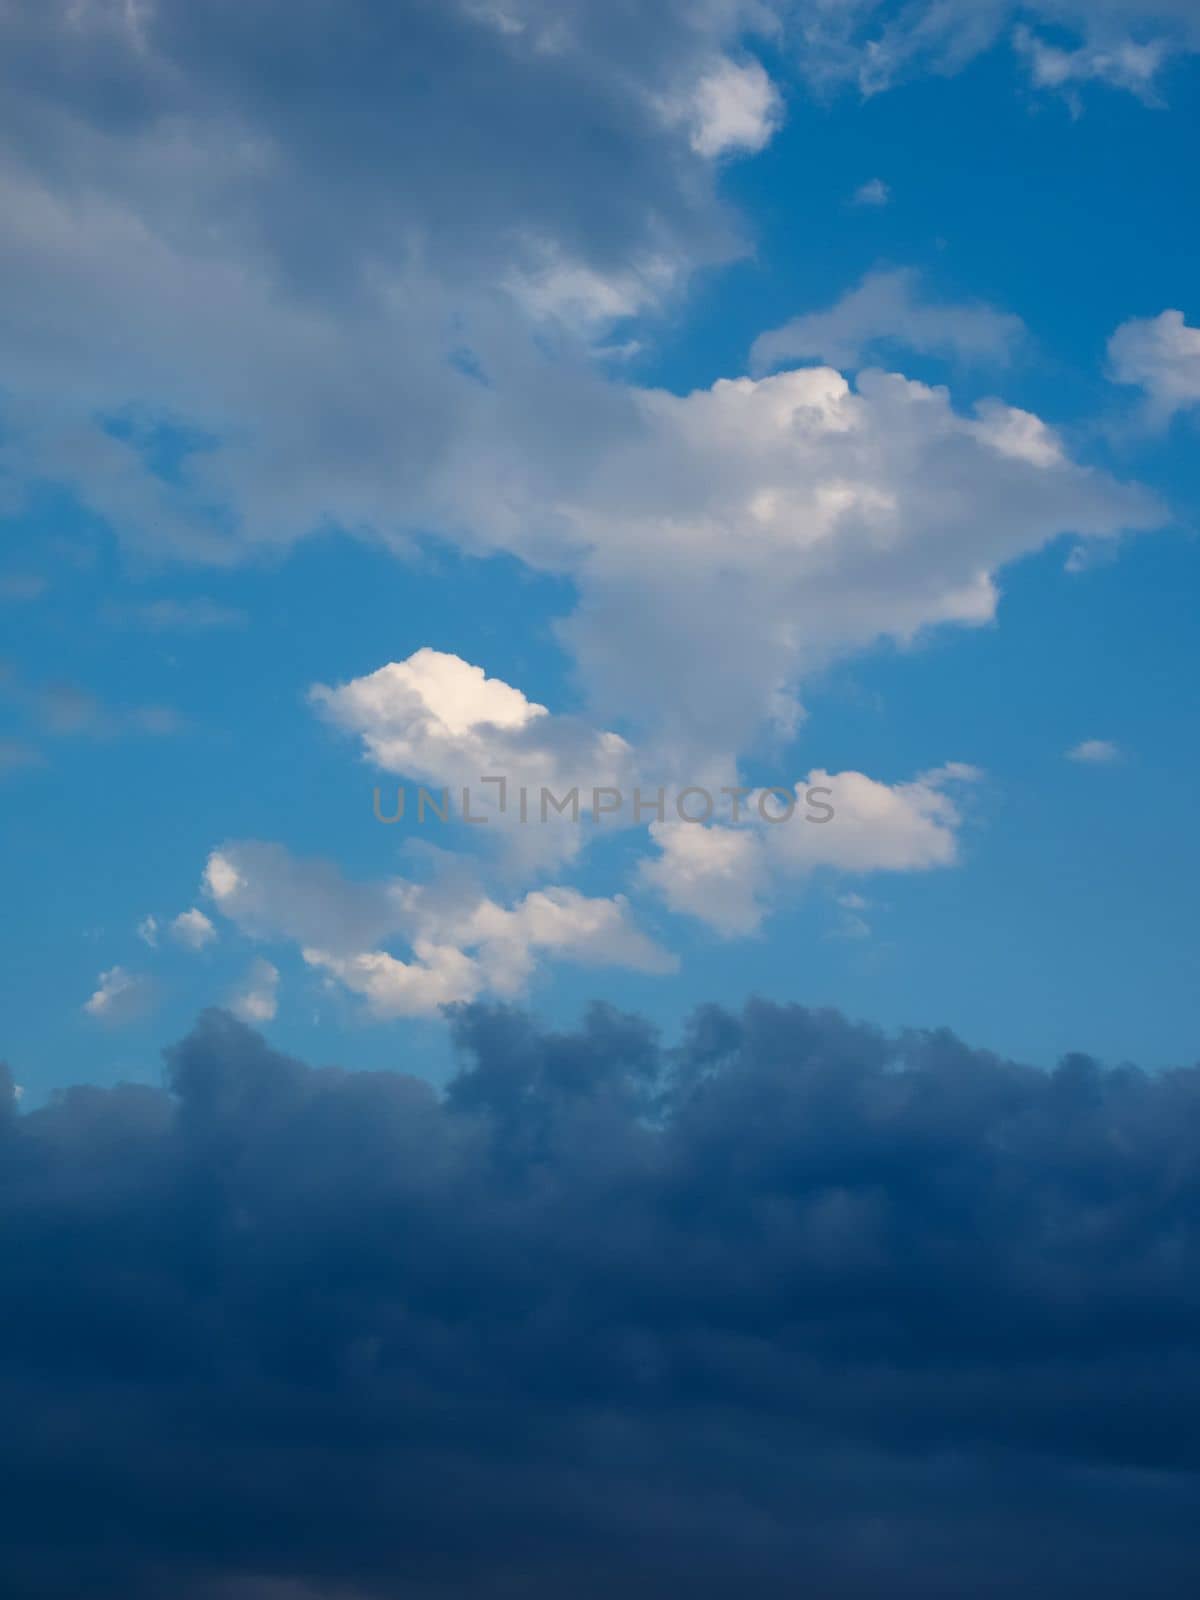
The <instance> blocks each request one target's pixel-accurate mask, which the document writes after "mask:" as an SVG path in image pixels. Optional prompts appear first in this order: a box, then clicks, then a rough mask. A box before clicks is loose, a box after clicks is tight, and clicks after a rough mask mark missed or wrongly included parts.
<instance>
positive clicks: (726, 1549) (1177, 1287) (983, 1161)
mask: <svg viewBox="0 0 1200 1600" xmlns="http://www.w3.org/2000/svg"><path fill="white" fill-rule="evenodd" d="M457 1038H458V1044H459V1047H460V1050H461V1052H462V1067H461V1071H460V1072H459V1074H458V1076H457V1077H456V1078H455V1079H454V1080H453V1081H452V1083H451V1084H450V1085H449V1087H448V1089H447V1091H446V1093H445V1094H444V1095H442V1096H439V1095H438V1094H437V1093H436V1092H435V1091H434V1090H433V1089H431V1088H430V1087H429V1086H428V1085H427V1084H425V1083H422V1082H420V1081H418V1080H416V1079H414V1078H412V1077H409V1076H406V1075H405V1074H404V1073H403V1072H402V1071H399V1072H394V1073H390V1072H382V1073H354V1072H344V1071H341V1070H339V1069H335V1068H321V1069H312V1068H309V1067H306V1066H303V1065H302V1064H300V1063H299V1062H297V1061H294V1060H290V1059H288V1058H286V1057H284V1056H281V1055H279V1054H277V1053H275V1052H273V1051H271V1050H270V1049H268V1048H267V1046H266V1045H265V1044H264V1043H263V1041H262V1040H261V1039H260V1038H258V1037H257V1036H256V1035H255V1034H253V1033H252V1032H250V1031H249V1030H248V1029H246V1028H244V1027H243V1026H241V1025H240V1024H238V1023H236V1022H234V1021H233V1019H232V1018H230V1017H228V1016H225V1015H222V1014H220V1013H211V1014H209V1015H207V1016H206V1017H205V1018H203V1019H202V1020H201V1022H200V1023H199V1025H198V1026H197V1028H196V1029H195V1030H194V1031H193V1033H192V1034H191V1035H190V1036H189V1037H188V1038H187V1039H186V1040H184V1041H183V1043H182V1044H180V1045H179V1046H177V1047H176V1048H174V1049H173V1050H172V1051H170V1052H169V1053H168V1079H167V1086H166V1088H164V1089H161V1090H159V1089H151V1088H137V1087H131V1086H124V1087H120V1088H117V1089H113V1090H99V1089H91V1088H79V1089H73V1090H70V1091H69V1092H67V1093H65V1094H63V1095H61V1096H60V1097H59V1098H58V1099H57V1100H56V1101H55V1102H54V1103H52V1104H51V1105H49V1106H48V1107H46V1108H45V1109H43V1110H39V1111H35V1112H33V1113H29V1114H26V1115H23V1116H17V1115H16V1114H15V1104H14V1101H13V1099H12V1096H11V1094H9V1095H4V1096H0V1205H2V1208H3V1217H4V1224H5V1225H4V1230H3V1233H2V1235H0V1240H2V1244H0V1248H2V1250H3V1270H4V1273H5V1280H6V1284H7V1286H8V1288H9V1291H10V1294H11V1296H12V1303H13V1305H14V1306H15V1307H16V1308H17V1310H16V1312H15V1314H13V1315H11V1316H9V1317H8V1318H6V1319H5V1321H4V1324H3V1328H2V1329H0V1389H2V1399H3V1404H4V1414H5V1418H6V1426H5V1429H4V1432H3V1435H2V1437H0V1474H2V1475H3V1482H4V1494H3V1496H2V1497H0V1530H2V1532H3V1550H4V1555H3V1558H2V1560H3V1564H4V1568H5V1571H6V1575H7V1578H8V1592H10V1593H12V1594H14V1595H19V1596H21V1597H27V1596H28V1597H30V1600H33V1597H37V1600H67V1597H70V1600H75V1597H76V1596H77V1595H78V1594H80V1593H81V1592H87V1593H88V1594H90V1595H95V1596H108V1595H112V1596H120V1597H121V1600H159V1597H161V1596H162V1595H163V1594H171V1595H173V1596H174V1595H178V1596H184V1597H185V1600H187V1597H196V1600H201V1597H204V1600H216V1597H223V1600H233V1597H235V1596H237V1597H242V1600H245V1597H247V1596H256V1597H265V1596H271V1597H277V1596H283V1595H286V1596H288V1597H289V1600H291V1597H292V1596H304V1597H305V1600H309V1597H316V1596H322V1597H326V1600H328V1597H330V1596H338V1597H341V1600H348V1597H354V1600H385V1597H406V1600H410V1597H420V1600H424V1597H426V1596H430V1597H433V1596H436V1597H442V1596H447V1597H448V1596H458V1595H466V1594H471V1595H490V1594H494V1595H500V1594H509V1593H514V1592H519V1593H521V1594H523V1595H527V1596H530V1597H540V1596H546V1597H550V1596H561V1595H562V1594H564V1593H570V1594H572V1595H578V1596H583V1597H591V1596H596V1597H599V1596H601V1595H610V1594H612V1593H614V1592H624V1593H628V1594H630V1595H634V1596H642V1595H645V1596H652V1595H653V1596H658V1595H662V1594H664V1593H680V1592H687V1593H690V1594H698V1595H702V1596H711V1597H715V1596H734V1595H739V1596H740V1595H745V1594H755V1595H758V1594H761V1595H764V1596H774V1595H778V1596H781V1597H782V1596H783V1595H792V1594H795V1593H796V1590H797V1586H798V1585H802V1586H803V1587H805V1588H807V1589H809V1590H811V1591H812V1592H814V1593H819V1594H821V1595H823V1596H830V1597H835V1600H840V1597H847V1600H849V1597H865V1596H878V1597H880V1600H882V1597H883V1596H888V1597H892V1596H897V1595H899V1596H912V1597H914V1600H915V1597H917V1596H921V1597H922V1600H928V1597H930V1596H934V1597H944V1600H951V1597H958V1596H961V1595H963V1594H967V1593H969V1594H972V1595H980V1596H995V1597H999V1596H1002V1595H1009V1594H1012V1593H1014V1592H1018V1591H1020V1592H1023V1593H1028V1594H1031V1595H1034V1596H1047V1597H1049V1596H1051V1595H1053V1596H1055V1597H1056V1600H1061V1597H1064V1596H1066V1597H1070V1596H1076V1595H1077V1596H1080V1597H1082V1596H1084V1595H1087V1596H1096V1595H1100V1596H1105V1597H1111V1600H1117V1597H1125V1596H1128V1595H1129V1594H1132V1593H1137V1594H1140V1595H1147V1596H1151V1597H1163V1600H1166V1597H1173V1596H1177V1595H1180V1594H1184V1593H1189V1592H1192V1591H1193V1590H1194V1588H1195V1585H1196V1582H1197V1580H1198V1579H1200V1554H1198V1553H1197V1548H1196V1543H1195V1536H1194V1527H1195V1511H1196V1504H1197V1471H1198V1470H1200V1459H1198V1455H1197V1445H1196V1440H1197V1437H1198V1436H1200V1430H1198V1427H1197V1424H1198V1422H1200V1363H1198V1361H1197V1356H1196V1350H1197V1348H1198V1336H1200V1293H1198V1291H1197V1284H1198V1283H1200V1274H1198V1273H1197V1266H1198V1264H1200V1261H1198V1252H1200V1233H1198V1227H1197V1217H1198V1216H1200V1209H1198V1205H1197V1201H1198V1199H1200V1192H1198V1191H1200V1160H1198V1155H1197V1151H1198V1148H1200V1146H1198V1144H1197V1127H1198V1120H1200V1069H1197V1068H1186V1069H1181V1070H1179V1071H1176V1072H1170V1073H1164V1074H1161V1075H1155V1076H1152V1075H1147V1074H1144V1073H1142V1072H1139V1071H1137V1070H1135V1069H1133V1068H1120V1069H1105V1068H1102V1067H1100V1066H1099V1065H1097V1064H1096V1063H1095V1062H1094V1061H1091V1060H1089V1059H1087V1058H1084V1057H1079V1056H1075V1057H1070V1058H1068V1059H1066V1060H1065V1061H1064V1062H1063V1063H1062V1064H1061V1066H1060V1067H1059V1068H1058V1069H1057V1070H1056V1071H1054V1072H1051V1073H1044V1072H1040V1071H1035V1070H1032V1069H1030V1068H1026V1067H1022V1066H1018V1065H1015V1064H1013V1063H1011V1062H1007V1061H1004V1060H1001V1059H998V1058H997V1057H995V1056H992V1055H989V1054H987V1053H986V1052H980V1051H974V1050H971V1049H968V1048H967V1047H966V1046H965V1045H963V1044H961V1043H960V1042H959V1041H958V1040H957V1039H955V1038H954V1037H952V1036H951V1035H949V1034H947V1033H945V1032H931V1033H911V1034H905V1035H901V1036H899V1037H894V1038H893V1037H887V1036H884V1035H883V1034H880V1033H878V1032H875V1031H874V1030H871V1029H869V1028H863V1027H858V1026H854V1025H852V1024H850V1023H848V1022H846V1021H844V1020H843V1019H841V1018H840V1017H838V1016H836V1015H835V1014H832V1013H822V1012H810V1011H805V1010H803V1009H801V1008H799V1007H794V1006H792V1007H787V1006H774V1005H768V1004H765V1003H761V1002H759V1003H753V1004H751V1005H750V1006H748V1007H747V1008H746V1010H745V1011H744V1013H742V1014H741V1015H740V1016H739V1015H733V1014H730V1013H727V1012H725V1011H722V1010H719V1009H717V1008H705V1009H702V1010H701V1011H700V1012H698V1013H697V1014H696V1016H695V1017H694V1018H693V1019H692V1022H691V1024H690V1026H689V1027H688V1029H687V1032H686V1034H685V1036H684V1039H683V1041H682V1043H681V1044H680V1045H679V1046H678V1047H676V1048H666V1047H664V1046H663V1044H662V1043H661V1042H660V1041H659V1039H658V1038H657V1036H656V1034H655V1032H654V1031H653V1029H652V1028H650V1027H649V1025H648V1024H646V1023H645V1022H644V1021H641V1020H640V1019H638V1018H635V1017H627V1016H622V1015H620V1014H618V1013H616V1012H614V1011H612V1010H610V1009H607V1008H604V1007H598V1008H596V1009H595V1010H594V1011H593V1012H592V1013H591V1015H590V1016H589V1018H588V1020H587V1021H586V1023H585V1024H584V1025H583V1026H582V1027H581V1028H579V1029H578V1030H576V1031H574V1032H569V1033H555V1032H550V1031H547V1030H546V1029H544V1028H542V1027H540V1026H538V1025H537V1024H536V1023H534V1022H532V1021H531V1020H529V1019H528V1018H527V1017H525V1016H524V1015H522V1014H520V1013H518V1012H513V1011H509V1010H504V1009H492V1008H484V1007H470V1008H466V1009H464V1010H462V1011H461V1012H460V1013H459V1014H458V1018H457ZM401 1051H402V1046H400V1045H398V1053H399V1052H401Z"/></svg>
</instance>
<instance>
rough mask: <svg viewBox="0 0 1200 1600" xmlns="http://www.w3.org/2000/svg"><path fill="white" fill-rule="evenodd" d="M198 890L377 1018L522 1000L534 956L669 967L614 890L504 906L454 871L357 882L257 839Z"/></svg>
mask: <svg viewBox="0 0 1200 1600" xmlns="http://www.w3.org/2000/svg"><path fill="white" fill-rule="evenodd" d="M205 886H206V890H207V892H208V894H209V895H210V896H211V897H212V899H213V901H214V902H215V904H216V905H217V907H218V909H219V910H220V911H221V912H222V913H223V914H224V915H226V916H228V917H229V918H230V919H231V920H232V921H233V922H234V923H235V924H236V925H237V926H238V927H239V928H241V929H242V930H243V932H245V933H248V934H250V935H251V936H252V937H255V938H259V939H275V940H283V941H287V942H290V943H293V944H296V945H298V946H299V947H300V949H301V952H302V954H303V957H304V960H305V961H306V962H307V964H308V965H309V966H310V967H312V968H314V969H315V970H317V971H319V972H321V973H323V974H324V975H325V976H326V977H328V978H329V979H331V980H333V981H335V982H336V983H338V984H340V985H341V986H343V987H344V988H345V989H347V990H348V991H350V992H351V993H352V994H355V995H358V996H360V997H361V998H362V999H364V1000H365V1001H366V1003H367V1009H368V1010H369V1012H370V1013H371V1014H372V1015H373V1016H375V1017H378V1018H380V1019H391V1018H395V1017H402V1016H428V1015H433V1014H434V1013H436V1012H437V1011H438V1010H440V1009H441V1008H442V1007H443V1006H446V1005H450V1004H452V1003H454V1002H457V1001H466V1000H473V999H475V998H477V997H478V996H480V995H485V994H497V995H512V994H517V993H519V992H520V991H521V990H522V989H523V988H524V987H525V986H526V984H527V983H528V982H529V980H530V979H531V977H532V976H533V974H534V971H535V969H536V964H537V962H538V960H539V959H550V960H559V961H568V962H572V963H575V964H577V965H582V966H589V967H602V966H617V967H626V968H632V969H635V970H639V971H643V972H665V971H670V970H672V969H673V967H674V965H675V963H674V958H673V957H672V956H670V955H669V954H668V953H667V952H666V951H665V950H663V949H661V948H660V947H659V946H658V945H656V944H655V943H654V942H653V940H651V939H650V938H648V937H647V936H646V935H645V934H644V933H642V932H641V931H640V930H639V929H638V928H637V927H636V926H635V924H634V922H633V920H632V917H631V914H630V910H629V907H628V905H627V903H626V902H625V900H624V899H623V898H622V897H621V896H619V895H618V896H615V897H613V898H611V899H605V898H589V897H588V896H586V895H583V894H580V893H579V892H578V891H577V890H575V889H570V888H563V887H550V888H546V889H540V890H535V891H532V892H530V893H529V894H527V895H525V896H524V898H523V899H520V900H517V901H516V902H515V903H514V904H513V905H511V906H503V905H501V904H499V903H498V902H496V901H495V900H493V899H491V898H490V897H489V896H487V895H486V894H485V893H484V892H483V891H482V889H480V888H479V886H478V885H477V884H476V883H475V882H474V881H473V880H471V879H470V878H468V877H466V876H465V875H463V874H461V873H459V874H457V875H453V874H452V875H450V876H448V877H446V878H444V879H442V880H441V881H435V882H433V883H429V884H418V883H410V882H408V881H406V880H404V879H399V878H396V879H392V880H389V881H385V882H381V883H354V882H351V881H350V880H348V879H346V878H345V877H343V875H342V874H341V873H340V872H339V871H338V869H337V868H336V867H335V866H333V864H332V863H330V862H326V861H319V860H304V859H300V858H297V857H294V856H292V855H290V854H289V853H288V852H287V851H286V850H285V849H284V848H283V847H282V846H281V845H277V844H267V843H263V842H260V841H255V840H245V841H237V842H232V843H229V844H225V845H222V847H221V848H220V849H219V850H216V851H214V852H213V854H212V855H211V856H210V857H209V860H208V864H207V867H206V869H205ZM396 942H402V943H403V944H405V945H406V946H407V948H408V952H409V953H408V954H407V955H406V956H404V957H401V956H397V955H395V954H393V953H392V952H391V951H389V950H388V949H386V948H384V947H385V946H386V945H388V944H392V943H396Z"/></svg>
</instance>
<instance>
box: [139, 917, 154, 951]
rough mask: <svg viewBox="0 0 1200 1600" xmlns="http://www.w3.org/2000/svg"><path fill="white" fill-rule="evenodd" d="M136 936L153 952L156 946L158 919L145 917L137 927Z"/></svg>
mask: <svg viewBox="0 0 1200 1600" xmlns="http://www.w3.org/2000/svg"><path fill="white" fill-rule="evenodd" d="M137 936H138V938H139V939H140V940H141V941H142V943H143V944H148V945H149V946H150V948H151V950H153V949H154V948H155V947H156V946H157V944H158V918H157V917H155V916H145V917H143V918H142V920H141V921H140V922H139V923H138V925H137Z"/></svg>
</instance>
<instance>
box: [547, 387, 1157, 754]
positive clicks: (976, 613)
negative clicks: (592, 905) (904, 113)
mask: <svg viewBox="0 0 1200 1600" xmlns="http://www.w3.org/2000/svg"><path fill="white" fill-rule="evenodd" d="M637 403H638V406H639V409H640V411H641V415H642V426H641V429H640V431H639V435H638V436H637V437H636V438H634V439H630V440H627V441H625V442H624V443H623V444H620V445H617V444H613V445H612V446H611V447H610V449H609V452H608V458H607V464H606V469H605V471H604V472H603V474H600V475H597V477H596V478H595V479H594V480H593V482H592V483H591V484H590V486H589V493H588V495H587V497H586V499H581V500H575V501H560V502H559V509H560V513H561V515H562V516H563V517H564V518H565V519H566V520H568V521H569V524H570V525H571V526H572V527H574V528H575V529H577V530H578V533H579V542H580V544H581V545H582V547H583V549H582V552H581V553H580V554H579V555H577V556H576V557H574V558H573V564H574V568H575V570H576V572H577V580H576V581H577V583H578V586H579V590H580V603H579V607H578V609H577V610H576V612H575V613H574V614H573V615H572V616H571V617H569V618H568V619H567V620H566V622H565V623H564V624H563V625H562V629H561V633H562V637H563V639H564V640H565V642H566V643H567V645H568V646H569V648H570V649H571V650H572V652H573V654H574V655H575V657H576V659H577V661H578V663H579V666H580V670H581V672H582V675H583V679H584V682H585V683H586V685H587V687H588V689H589V691H590V698H591V704H592V709H593V712H594V714H595V716H596V717H597V719H600V720H609V719H615V718H616V717H625V718H627V719H630V720H632V721H633V722H634V723H635V725H636V728H637V731H638V733H639V736H640V733H641V730H642V729H647V728H650V729H653V730H654V731H655V735H656V737H657V738H658V740H659V741H660V743H671V742H674V743H675V745H676V746H678V747H681V748H683V749H686V750H688V751H690V752H693V756H692V759H693V761H698V760H699V759H700V757H701V756H703V755H708V756H711V755H712V754H713V753H714V752H719V753H728V752H730V751H735V750H739V749H742V748H745V747H746V745H747V743H748V741H749V739H750V738H751V736H752V735H751V731H752V730H759V729H761V728H763V726H764V724H766V723H768V722H774V723H775V724H777V725H781V726H783V727H784V728H785V729H786V728H788V727H789V726H792V725H794V723H795V720H796V716H797V706H796V690H797V686H798V685H799V684H800V683H802V682H803V680H804V678H805V677H806V676H807V675H809V674H810V673H812V672H814V671H815V670H817V669H819V668H820V667H822V666H824V665H826V664H827V663H828V662H829V661H830V660H832V659H834V658H836V657H838V656H842V655H845V654H847V653H849V652H853V651H855V650H860V649H862V648H864V647H866V646H869V645H872V644H875V643H878V642H879V641H880V640H883V639H892V640H897V641H901V642H904V641H910V640H912V639H913V638H914V637H915V636H916V635H917V634H919V633H920V632H921V631H922V630H923V629H927V628H932V627H935V626H939V625H945V624H949V623H955V624H958V625H967V626H978V625H980V624H983V623H987V622H990V621H991V620H992V619H993V617H994V615H995V607H996V600H997V592H998V591H997V584H996V576H997V574H998V572H999V570H1000V569H1001V568H1002V567H1004V566H1005V565H1006V564H1007V563H1009V562H1011V561H1014V560H1016V559H1017V558H1018V557H1019V556H1021V555H1023V554H1026V553H1028V552H1030V551H1032V550H1035V549H1038V548H1040V547H1041V546H1042V545H1044V544H1045V543H1046V542H1047V541H1049V540H1050V539H1053V538H1055V537H1057V536H1059V535H1061V534H1063V533H1066V532H1074V533H1077V534H1082V535H1083V536H1085V537H1088V538H1105V537H1111V536H1112V535H1114V534H1116V533H1118V532H1120V531H1121V529H1122V528H1135V527H1143V528H1145V527H1149V526H1152V525H1156V524H1157V523H1159V522H1160V521H1161V520H1162V517H1163V512H1162V509H1161V507H1160V506H1158V505H1157V503H1156V502H1155V501H1154V500H1153V498H1152V497H1151V496H1149V495H1148V494H1146V493H1145V492H1144V491H1142V490H1140V489H1137V488H1134V487H1130V486H1127V485H1123V484H1120V483H1118V482H1116V481H1114V480H1113V479H1112V478H1111V477H1108V476H1107V475H1106V474H1104V473H1102V472H1099V471H1096V470H1094V469H1089V468H1087V467H1084V466H1080V465H1077V464H1075V463H1074V462H1072V461H1071V459H1070V457H1069V456H1068V454H1067V452H1066V450H1065V449H1064V447H1063V445H1062V443H1061V441H1060V440H1059V438H1058V436H1057V434H1056V433H1055V432H1054V430H1053V429H1052V428H1050V427H1049V426H1048V425H1047V424H1046V423H1045V422H1044V421H1043V420H1042V419H1041V418H1039V417H1037V416H1035V415H1034V414H1033V413H1031V412H1028V411H1023V410H1020V409H1018V408H1016V407H1012V406H1008V405H1005V404H1003V403H1002V402H1000V401H998V400H994V401H985V402H982V403H981V404H979V405H977V406H976V407H975V409H974V411H973V412H972V413H968V414H964V413H962V412H960V411H958V410H956V409H955V407H954V406H953V404H952V403H951V399H950V395H949V393H948V392H947V390H945V389H944V388H940V387H931V386H929V385H926V384H922V383H917V382H913V381H910V380H908V379H905V378H903V377H901V376H899V375H896V374H892V373H885V372H882V371H878V370H875V369H868V370H866V371H863V372H860V373H859V374H858V377H857V379H856V381H855V382H854V384H853V385H852V384H851V383H849V382H848V381H847V380H846V379H845V378H844V377H842V376H841V375H840V374H839V373H837V372H835V371H833V370H832V369H830V368H828V367H813V368H807V369H802V370H797V371H788V372H779V373H776V374H774V375H773V376H770V377H764V378H760V379H758V380H755V379H751V378H739V379H734V380H720V381H718V382H717V383H715V384H714V385H712V387H711V388H708V389H699V390H695V391H693V392H691V393H689V394H684V395H675V394H669V393H667V392H665V391H661V390H659V391H647V392H644V393H642V394H640V395H639V396H638V398H637Z"/></svg>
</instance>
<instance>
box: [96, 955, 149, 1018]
mask: <svg viewBox="0 0 1200 1600" xmlns="http://www.w3.org/2000/svg"><path fill="white" fill-rule="evenodd" d="M153 998H154V987H153V984H152V983H151V980H150V979H149V978H146V977H143V976H142V975H141V974H139V973H135V972H127V971H126V970H125V968H124V967H109V969H108V971H107V972H102V973H101V974H100V977H99V978H98V979H97V981H96V989H95V993H94V994H93V995H92V996H91V998H90V999H88V1000H85V1001H84V1005H83V1009H84V1010H85V1011H86V1012H87V1014H88V1016H89V1017H94V1018H95V1019H96V1021H97V1022H105V1023H112V1024H113V1025H117V1024H120V1023H122V1022H133V1021H136V1019H137V1018H138V1017H141V1016H144V1015H145V1014H146V1012H147V1011H148V1010H149V1009H150V1007H151V1005H152V1003H153Z"/></svg>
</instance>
